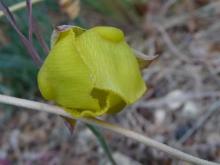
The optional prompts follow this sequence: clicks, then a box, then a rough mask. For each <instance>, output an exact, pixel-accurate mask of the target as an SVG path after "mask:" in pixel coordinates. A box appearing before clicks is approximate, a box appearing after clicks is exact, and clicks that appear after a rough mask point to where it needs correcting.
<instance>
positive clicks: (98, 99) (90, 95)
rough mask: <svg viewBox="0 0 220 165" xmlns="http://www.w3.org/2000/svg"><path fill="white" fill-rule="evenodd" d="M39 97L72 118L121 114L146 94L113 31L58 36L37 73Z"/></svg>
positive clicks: (99, 29) (77, 31)
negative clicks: (50, 102)
mask: <svg viewBox="0 0 220 165" xmlns="http://www.w3.org/2000/svg"><path fill="white" fill-rule="evenodd" d="M38 85H39V89H40V92H41V94H42V95H43V97H44V98H45V99H47V100H53V101H55V102H56V103H57V104H58V105H60V106H62V107H64V108H65V110H66V111H67V112H68V113H70V114H71V115H73V116H74V117H76V118H79V117H83V116H89V117H96V116H100V115H104V114H113V113H117V112H120V111H121V110H123V108H124V107H125V106H126V105H130V104H132V103H134V102H135V101H136V100H137V99H139V98H140V97H141V96H142V95H143V93H144V92H145V90H146V86H145V82H144V80H143V79H142V77H141V73H140V70H139V66H138V62H137V60H136V58H135V56H134V54H133V51H132V49H131V48H130V47H129V46H128V45H127V43H126V41H125V39H124V33H123V32H122V31H121V30H120V29H117V28H114V27H107V26H98V27H94V28H91V29H89V30H83V29H81V28H79V27H74V26H73V27H71V28H68V29H67V30H65V31H62V32H59V35H56V39H55V40H54V41H53V47H52V49H51V51H50V53H49V55H48V56H47V58H46V60H45V61H44V64H43V65H42V67H41V69H40V71H39V73H38Z"/></svg>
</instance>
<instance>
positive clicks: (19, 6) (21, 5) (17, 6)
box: [0, 0, 43, 18]
mask: <svg viewBox="0 0 220 165" xmlns="http://www.w3.org/2000/svg"><path fill="white" fill-rule="evenodd" d="M42 1H43V0H32V4H35V3H38V2H42ZM25 7H26V2H25V1H23V2H19V3H16V4H15V5H13V6H11V7H9V10H10V11H11V12H15V11H17V10H20V9H22V8H25ZM2 16H4V13H3V12H2V11H0V18H1V17H2Z"/></svg>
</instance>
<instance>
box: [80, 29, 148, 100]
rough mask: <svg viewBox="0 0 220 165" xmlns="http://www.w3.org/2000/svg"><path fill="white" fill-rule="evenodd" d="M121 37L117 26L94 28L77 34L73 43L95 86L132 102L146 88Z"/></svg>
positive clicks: (131, 53)
mask: <svg viewBox="0 0 220 165" xmlns="http://www.w3.org/2000/svg"><path fill="white" fill-rule="evenodd" d="M100 33H101V35H100ZM103 36H104V37H103ZM117 36H118V38H117ZM122 36H123V35H122V32H121V31H120V30H119V29H116V28H113V27H95V28H92V29H90V30H87V31H86V32H84V33H83V34H81V35H80V36H78V37H77V38H76V45H77V50H78V52H79V54H80V56H81V57H82V59H83V60H84V61H85V63H86V64H87V66H88V67H89V69H90V70H91V72H92V74H93V75H94V76H95V84H94V86H95V87H96V88H97V89H100V90H104V91H109V93H110V94H111V93H114V94H116V95H117V96H118V97H120V98H121V99H122V100H123V101H124V102H125V103H126V104H131V103H133V102H134V101H136V100H137V99H138V98H139V97H140V96H142V95H143V93H144V92H145V89H146V88H145V83H144V81H143V79H142V78H141V74H140V71H139V67H138V63H137V60H136V58H135V56H134V54H133V51H132V50H131V49H130V48H129V46H128V45H127V43H126V42H125V41H124V38H123V37H122ZM119 38H120V40H119Z"/></svg>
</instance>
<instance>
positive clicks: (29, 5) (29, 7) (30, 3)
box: [26, 0, 33, 43]
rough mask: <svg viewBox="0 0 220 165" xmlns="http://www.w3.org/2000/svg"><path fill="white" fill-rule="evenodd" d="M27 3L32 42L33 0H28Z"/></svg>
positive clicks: (30, 39)
mask: <svg viewBox="0 0 220 165" xmlns="http://www.w3.org/2000/svg"><path fill="white" fill-rule="evenodd" d="M26 4H27V10H28V24H29V26H28V27H29V32H28V33H29V41H30V42H31V43H32V33H33V19H32V2H31V0H26Z"/></svg>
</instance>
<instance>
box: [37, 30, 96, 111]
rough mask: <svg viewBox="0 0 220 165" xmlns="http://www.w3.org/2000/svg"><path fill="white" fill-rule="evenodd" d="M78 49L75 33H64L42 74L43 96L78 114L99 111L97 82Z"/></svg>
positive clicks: (41, 89)
mask: <svg viewBox="0 0 220 165" xmlns="http://www.w3.org/2000/svg"><path fill="white" fill-rule="evenodd" d="M78 54H79V53H78V52H77V51H76V48H75V34H74V32H73V30H72V29H70V30H68V31H65V32H62V33H61V34H60V36H59V40H58V42H57V43H56V44H55V45H54V47H53V49H52V50H51V52H50V54H49V55H48V57H47V58H46V60H45V62H44V64H43V66H42V68H41V69H40V72H39V74H38V83H39V88H40V91H41V93H42V95H43V96H44V97H45V98H46V99H48V100H55V101H56V102H57V104H59V105H61V106H63V107H65V108H71V109H77V113H78V112H80V111H83V110H84V109H89V110H91V111H96V110H97V109H99V104H98V101H97V100H96V99H94V98H93V97H92V96H91V95H90V92H91V90H92V88H93V84H94V80H93V77H92V76H91V74H90V72H89V69H88V67H87V66H86V65H85V63H84V62H83V60H82V59H81V57H80V56H79V55H78Z"/></svg>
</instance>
